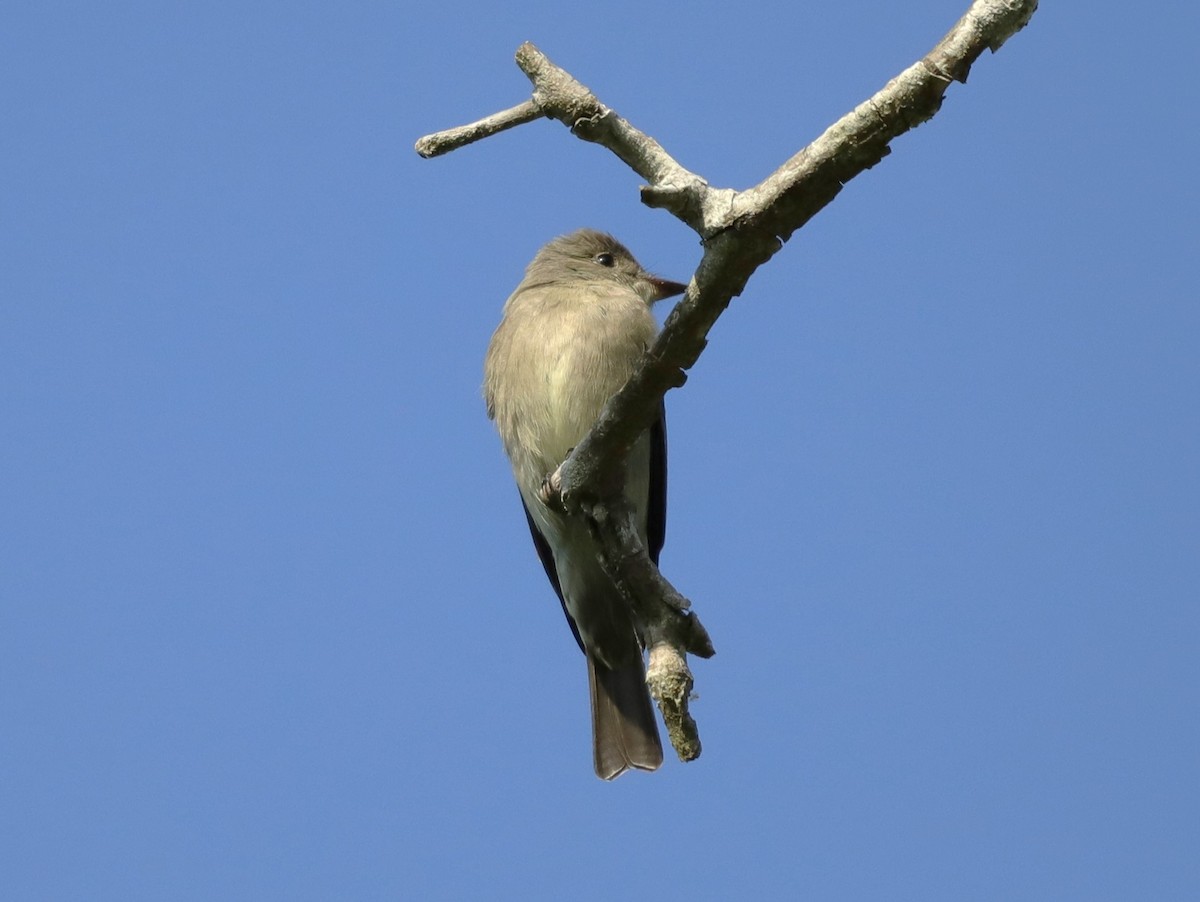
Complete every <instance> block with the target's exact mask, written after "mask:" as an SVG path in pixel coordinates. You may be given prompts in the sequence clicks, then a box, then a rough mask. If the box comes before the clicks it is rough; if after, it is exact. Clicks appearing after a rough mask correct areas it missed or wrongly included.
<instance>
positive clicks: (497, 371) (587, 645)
mask: <svg viewBox="0 0 1200 902" xmlns="http://www.w3.org/2000/svg"><path fill="white" fill-rule="evenodd" d="M684 288H685V286H683V285H681V284H679V283H677V282H668V281H666V280H664V279H659V278H656V277H655V276H652V275H650V273H648V272H646V271H645V270H644V269H642V267H641V266H640V265H639V264H638V262H637V261H636V260H634V258H633V256H632V255H631V254H630V253H629V251H628V250H626V248H625V247H624V245H622V244H621V243H620V242H618V241H616V240H615V239H614V238H612V237H611V236H609V235H605V234H602V233H600V232H596V231H592V230H591V229H583V230H580V231H578V232H574V233H572V234H570V235H564V236H563V237H561V238H556V239H554V240H553V241H551V242H550V243H549V244H547V245H546V246H545V247H543V248H542V249H541V250H540V251H538V253H537V256H535V257H534V259H533V262H532V263H530V264H529V266H528V268H527V269H526V271H525V278H524V279H523V280H522V282H521V284H520V285H518V286H517V289H516V291H514V292H513V293H512V295H511V296H510V297H509V299H508V301H507V302H506V303H505V305H504V316H503V319H502V320H501V321H500V325H499V327H497V329H496V332H495V334H494V335H493V336H492V341H491V344H490V345H489V346H488V351H487V359H486V360H485V363H484V397H485V398H486V400H487V410H488V416H490V417H491V418H492V419H494V420H495V422H496V428H497V430H498V431H499V432H500V437H501V439H502V440H503V442H504V450H505V451H506V452H507V454H508V457H509V460H510V461H511V463H512V468H513V475H514V476H515V477H516V481H517V488H518V489H519V490H520V492H521V500H522V502H523V503H524V505H525V514H526V517H527V518H528V521H529V528H530V532H531V533H532V534H533V541H534V545H535V546H536V548H537V552H538V556H539V557H540V558H541V560H542V564H543V566H544V567H545V568H546V575H547V576H548V577H549V578H550V582H551V584H552V585H553V586H554V590H555V592H556V593H557V594H558V597H559V601H561V602H562V606H563V611H564V612H565V613H566V615H567V620H568V622H569V623H570V626H571V630H572V632H573V633H574V634H575V638H576V640H577V641H578V642H579V645H580V647H581V648H582V649H583V651H584V654H585V655H586V657H587V664H588V685H589V688H590V693H591V702H592V740H593V753H594V755H593V756H594V763H595V768H596V774H597V776H599V777H601V778H603V779H605V780H611V779H613V778H614V777H617V776H619V775H620V774H622V773H624V772H625V771H626V770H628V769H629V768H631V767H633V768H640V769H642V770H654V769H656V768H657V767H658V766H659V765H660V764H661V763H662V744H661V742H660V741H659V738H658V727H657V724H656V723H655V719H654V709H653V707H652V706H651V702H650V695H649V693H648V691H647V689H646V681H645V665H644V664H643V660H642V637H641V630H640V628H639V625H638V623H637V622H636V619H635V618H634V616H633V613H632V611H631V610H630V609H629V606H628V604H627V603H626V602H625V600H624V599H623V598H622V596H621V594H620V593H619V592H618V591H617V589H616V587H615V586H614V585H613V584H612V582H611V581H610V580H609V579H608V577H607V576H605V574H604V571H603V570H602V569H601V567H600V564H599V562H598V560H597V556H596V546H595V543H594V541H593V539H592V537H591V535H590V534H589V532H588V529H587V526H586V525H585V524H584V523H582V522H579V521H577V520H575V519H570V518H568V517H566V516H565V515H564V514H563V513H562V512H561V511H560V510H557V509H553V508H551V507H548V506H547V505H546V504H544V503H543V502H542V501H541V500H540V497H539V489H540V488H541V485H542V481H543V480H544V479H545V478H546V477H547V476H549V475H550V474H551V473H553V472H554V471H555V469H557V467H558V465H559V464H560V463H562V461H563V460H564V459H565V458H566V456H567V454H568V453H570V451H571V449H572V448H573V447H574V446H575V445H576V444H577V443H578V442H579V441H580V440H581V439H582V438H583V437H584V435H586V434H587V431H588V429H590V428H591V426H592V423H594V422H595V420H596V418H597V417H598V416H599V414H600V411H601V409H602V408H603V407H604V405H605V403H606V402H607V401H608V399H609V398H610V397H612V395H613V394H614V393H616V391H617V390H618V389H620V388H621V386H622V385H624V384H625V382H626V380H627V379H628V378H629V376H630V375H631V374H632V373H633V370H634V368H635V366H636V365H637V362H638V360H639V359H640V358H641V356H642V353H643V352H644V351H645V349H646V348H647V347H648V346H649V345H650V343H651V342H652V341H653V339H654V336H655V333H656V332H657V330H658V327H657V323H656V322H655V320H654V317H653V316H652V315H651V313H650V305H651V304H653V303H654V302H655V301H657V300H661V299H662V298H667V297H671V296H672V295H676V294H679V293H681V292H682V291H683V290H684ZM625 491H626V493H627V495H628V497H629V500H630V502H631V504H632V505H633V506H634V508H635V510H636V512H637V522H638V525H639V528H640V529H641V532H642V540H643V541H644V542H646V545H647V548H648V549H649V551H650V554H651V556H652V557H653V558H654V560H655V561H656V562H657V560H658V554H659V551H660V550H661V548H662V543H663V536H664V530H665V523H666V432H665V425H664V421H663V419H662V416H661V413H660V417H659V419H658V421H657V422H656V423H655V425H654V426H653V428H652V429H651V430H650V431H649V432H648V433H647V434H646V435H644V436H642V438H641V439H639V440H638V442H637V443H636V444H635V446H634V447H633V449H632V450H631V452H630V455H629V459H628V470H627V474H626V483H625Z"/></svg>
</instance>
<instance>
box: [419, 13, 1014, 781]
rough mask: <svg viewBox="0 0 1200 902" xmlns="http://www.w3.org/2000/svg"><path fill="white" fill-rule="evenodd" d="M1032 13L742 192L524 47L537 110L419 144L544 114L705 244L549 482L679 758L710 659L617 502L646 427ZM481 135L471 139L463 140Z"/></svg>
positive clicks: (967, 37) (880, 99) (1004, 21)
mask: <svg viewBox="0 0 1200 902" xmlns="http://www.w3.org/2000/svg"><path fill="white" fill-rule="evenodd" d="M1036 9H1037V0H976V2H974V3H972V4H971V6H970V8H969V9H968V10H967V12H966V13H965V14H964V15H963V17H962V18H961V19H960V20H959V21H958V22H957V23H956V24H955V26H954V27H953V28H952V29H951V30H950V31H949V33H947V34H946V36H945V37H944V38H942V40H941V41H939V42H938V44H937V45H936V46H935V47H934V48H933V49H932V50H931V51H930V52H929V53H928V54H926V56H925V57H924V58H923V59H921V60H920V61H918V62H917V63H915V64H913V65H912V66H910V67H909V68H907V69H906V70H904V71H903V72H901V73H900V74H899V75H897V76H896V77H895V78H893V79H892V80H891V81H890V82H888V84H887V85H885V86H884V88H883V89H882V90H880V91H879V92H878V93H876V94H875V95H874V96H873V97H871V98H869V99H868V100H866V101H864V102H863V103H861V104H859V106H858V107H856V108H855V109H854V110H852V111H851V112H849V113H847V114H846V115H845V116H843V117H842V118H841V119H840V120H838V121H837V122H835V123H834V124H833V125H831V126H830V127H829V128H828V129H826V131H825V132H824V134H822V135H821V136H820V137H819V138H817V139H816V140H815V141H813V142H812V144H810V145H809V146H808V147H806V148H805V149H804V150H802V151H800V152H799V153H798V154H796V155H795V156H793V157H792V158H791V159H789V160H788V161H787V162H785V163H784V164H783V165H782V166H780V167H779V169H777V170H776V171H775V172H773V173H772V174H771V175H770V176H768V177H767V178H766V179H764V180H763V181H762V182H761V183H759V184H758V185H756V186H755V187H753V188H750V189H749V190H747V191H742V192H737V191H733V190H731V189H727V188H725V189H718V188H713V187H711V186H709V184H708V183H707V182H706V181H705V180H704V179H703V178H701V177H700V176H698V175H696V174H695V173H693V172H690V171H688V170H687V169H685V168H684V167H682V166H681V165H680V164H679V163H677V162H676V161H675V160H674V158H672V157H671V156H670V155H669V154H668V153H667V152H666V151H665V150H664V149H663V148H662V147H661V145H659V144H658V142H657V141H655V140H654V139H653V138H651V137H649V136H648V135H646V134H644V133H642V132H641V131H639V130H638V129H636V128H634V127H633V126H632V125H631V124H629V123H628V122H626V121H625V120H624V119H622V118H621V117H620V116H618V115H617V114H616V113H614V112H613V111H612V110H610V109H609V108H608V107H606V106H604V105H603V104H602V103H600V101H599V100H598V99H597V98H596V97H595V95H593V94H592V93H591V91H589V90H588V89H587V88H586V87H584V86H583V85H582V84H580V83H579V82H578V81H576V80H575V79H574V78H572V77H571V76H570V75H569V74H567V73H566V72H565V71H563V70H562V69H560V68H559V67H557V66H555V65H554V64H553V63H552V62H550V60H549V59H548V58H547V57H546V56H545V55H544V54H543V53H541V52H540V51H539V50H538V49H537V48H536V47H534V46H533V45H532V44H528V43H527V44H522V45H521V47H520V49H518V51H517V65H518V66H520V68H521V70H522V71H523V72H525V74H526V75H527V76H528V77H529V79H530V81H531V82H532V83H533V86H534V92H533V97H532V99H531V100H530V101H528V102H527V104H522V106H521V107H517V108H514V110H510V111H507V113H502V114H498V116H497V117H490V119H496V118H498V117H509V119H511V120H512V121H508V122H507V124H506V125H503V126H500V127H493V126H491V125H485V123H488V122H489V120H483V121H482V122H480V123H475V124H474V125H473V126H464V127H462V128H461V129H454V130H451V132H448V133H446V132H444V133H441V134H440V135H431V136H429V137H427V138H422V139H421V141H419V142H418V149H419V150H421V148H429V147H436V148H441V149H439V150H438V151H437V152H444V150H450V149H453V147H454V146H461V144H463V143H467V142H468V141H470V140H478V138H479V137H485V136H486V134H492V133H494V132H495V131H499V130H500V128H507V127H509V126H511V125H515V124H519V122H518V121H517V119H518V116H514V115H511V114H514V113H516V111H518V110H522V111H524V113H523V114H522V115H526V116H528V118H536V116H538V115H545V116H548V117H550V118H552V119H556V120H558V121H560V122H562V123H564V124H565V125H567V126H568V127H569V128H570V129H571V131H572V133H573V134H575V135H576V136H577V137H580V138H582V139H584V140H586V141H592V142H594V143H597V144H600V145H602V146H604V147H606V148H608V149H609V150H611V151H612V152H613V153H614V154H616V156H617V157H619V158H620V159H621V160H623V161H624V162H625V163H626V164H627V165H628V166H629V167H630V168H631V169H633V170H634V172H636V173H637V174H638V175H640V176H642V177H643V178H644V179H646V181H647V182H649V184H648V185H646V186H644V187H643V188H642V189H641V196H642V201H643V203H645V204H647V205H648V206H652V207H661V208H663V209H666V210H668V211H670V212H671V213H672V214H674V215H675V216H676V217H677V218H678V219H680V220H681V221H683V222H684V223H686V224H687V225H688V226H690V227H691V228H692V229H694V230H695V231H696V232H697V233H698V234H699V235H700V237H701V239H702V243H703V246H704V255H703V257H702V258H701V260H700V264H699V266H698V267H697V269H696V272H695V274H694V275H693V277H692V281H691V283H690V284H689V285H688V290H687V292H686V293H685V295H684V297H683V298H682V299H681V300H680V301H679V303H678V304H676V306H675V309H674V310H673V311H672V312H671V314H670V316H668V317H667V321H666V324H665V325H664V327H663V330H662V332H661V334H660V335H659V336H658V339H657V340H656V341H655V343H654V346H653V347H651V348H650V349H649V350H648V351H647V352H646V355H645V357H644V358H643V360H642V363H641V365H640V366H639V367H638V370H637V372H636V373H634V375H633V376H632V377H631V378H630V380H629V382H628V383H626V385H625V386H624V388H622V389H621V390H620V391H619V392H617V394H615V395H614V396H613V397H612V398H611V399H610V400H609V402H608V404H607V405H606V406H605V408H604V410H603V412H602V413H601V414H600V417H599V419H597V421H596V423H595V424H594V425H593V426H592V428H591V430H590V431H589V433H588V435H587V436H586V437H585V438H584V440H583V441H581V442H580V443H579V444H578V445H577V446H576V447H575V450H574V451H573V452H572V453H571V455H570V456H569V457H568V458H567V459H566V460H565V461H564V462H563V463H562V465H561V466H560V467H559V468H558V471H557V472H556V473H555V474H553V482H554V485H555V487H556V489H558V490H560V492H561V498H562V501H563V503H564V505H565V506H566V508H567V510H568V511H569V512H571V513H572V514H574V515H577V516H581V517H583V518H584V519H585V520H586V522H587V523H588V525H589V528H590V529H591V530H592V533H593V535H595V536H596V538H597V540H598V542H599V544H600V546H601V552H600V558H601V563H602V565H603V567H604V570H605V573H606V574H607V575H608V576H609V577H610V578H611V579H612V580H613V581H614V583H615V584H616V585H617V586H618V587H619V588H620V590H621V592H622V593H623V594H624V595H625V597H626V598H627V599H628V600H629V602H630V604H631V606H633V608H634V610H636V611H637V612H638V614H639V618H640V619H641V621H642V623H643V624H644V626H645V633H646V640H647V646H648V647H649V648H650V666H649V671H648V676H647V681H648V682H649V683H650V685H651V688H652V692H653V693H654V696H655V698H656V699H657V700H658V703H659V708H660V710H662V712H663V718H664V720H665V721H666V723H667V728H668V733H669V735H670V738H671V743H672V745H673V746H674V747H675V750H676V753H677V754H678V755H679V757H680V758H681V759H682V760H685V761H687V760H691V759H692V758H695V757H696V756H698V755H699V754H700V740H699V736H698V734H697V731H696V727H695V722H694V721H693V720H692V718H691V716H690V715H689V713H688V705H687V702H688V696H689V694H690V692H691V687H692V676H691V673H690V672H689V670H688V667H687V661H686V654H688V653H691V654H694V655H698V656H702V657H707V656H709V655H711V654H712V644H711V642H710V641H709V638H708V634H707V632H705V631H704V628H703V626H701V625H700V621H699V619H698V618H697V617H696V616H695V614H693V613H692V612H691V611H690V609H689V608H690V604H689V602H688V601H687V599H686V598H684V597H683V596H682V595H680V594H679V593H678V592H677V591H676V590H675V589H674V587H673V586H671V584H670V583H669V582H667V580H666V579H665V578H664V577H663V576H662V574H661V573H660V572H659V571H658V568H657V567H656V566H655V565H654V564H653V563H652V562H651V561H650V559H649V557H648V556H647V554H646V550H645V548H644V547H643V546H642V543H641V540H640V538H639V536H638V533H637V530H636V529H635V528H634V523H633V514H632V511H631V510H630V508H629V505H628V503H627V502H626V501H625V499H624V496H623V494H622V480H623V478H624V460H625V458H626V455H627V454H628V452H629V449H630V448H631V447H632V446H633V444H634V442H635V441H636V440H637V439H638V437H639V436H640V435H641V434H642V433H644V432H645V430H646V429H648V428H649V427H650V425H651V423H652V422H653V420H654V417H655V416H656V415H657V411H658V405H659V402H660V401H661V399H662V397H663V395H664V394H665V393H666V392H667V391H668V390H670V389H672V388H677V387H679V386H681V385H683V384H684V382H685V381H686V371H687V370H688V369H689V368H690V367H691V366H692V365H693V364H694V363H695V362H696V360H697V359H698V358H699V356H700V353H701V352H702V351H703V350H704V347H705V344H706V343H707V335H708V331H709V329H711V328H712V325H713V323H715V322H716V320H717V318H718V317H719V316H720V315H721V313H722V312H724V310H725V308H726V307H728V305H729V303H730V302H731V301H732V299H733V298H734V297H736V296H737V295H739V294H740V293H741V291H742V289H743V288H744V287H745V285H746V282H747V280H748V279H749V278H750V276H751V275H752V274H753V273H754V271H755V270H756V269H757V268H758V267H759V266H761V265H762V264H763V263H765V262H766V261H767V260H769V259H770V258H771V256H772V255H774V254H775V252H776V251H778V250H779V249H780V248H781V247H782V246H783V242H784V241H786V240H787V239H788V238H789V237H790V236H791V235H792V233H793V232H795V231H796V229H798V228H800V227H801V226H803V225H804V224H805V223H806V222H808V220H809V219H811V218H812V217H813V216H814V215H816V213H817V212H818V211H820V210H821V209H822V208H823V207H824V206H825V205H826V204H828V203H829V202H830V201H831V200H833V198H834V197H836V196H837V194H838V192H839V191H841V189H842V186H843V185H844V184H845V183H846V182H848V181H849V180H850V179H852V178H854V177H855V176H856V175H858V174H860V173H861V172H863V171H865V170H866V169H869V168H870V167H871V166H874V165H875V164H876V163H878V162H879V161H880V160H882V159H883V158H884V157H885V156H886V155H887V154H888V153H889V152H890V149H889V146H888V145H889V143H890V142H891V141H892V139H894V138H896V137H897V136H899V135H901V134H903V133H904V132H906V131H908V130H909V129H912V128H915V127H916V126H918V125H920V124H921V123H922V122H925V121H926V120H928V119H929V118H931V117H932V116H933V115H934V114H935V113H936V112H937V111H938V109H939V108H940V106H941V103H942V98H943V95H944V94H945V92H946V89H947V88H948V87H949V86H950V84H951V82H953V81H961V82H965V81H966V79H967V74H968V73H969V71H970V68H971V65H972V64H973V63H974V62H975V60H977V59H978V58H979V56H980V55H981V54H982V53H983V51H984V50H985V49H988V48H990V49H991V50H993V51H995V50H997V49H999V47H1000V46H1001V45H1002V44H1003V43H1004V42H1005V41H1006V40H1007V39H1008V38H1009V37H1011V36H1012V35H1013V34H1015V33H1016V32H1017V31H1019V30H1020V29H1021V28H1022V27H1023V26H1024V25H1025V24H1026V23H1027V22H1028V21H1029V19H1030V17H1031V16H1032V15H1033V13H1034V11H1035V10H1036ZM529 107H532V108H533V110H534V111H535V112H530V111H529V109H528V108H529ZM521 121H528V120H527V119H522V120H521ZM489 128H490V129H491V130H490V131H488V129H489ZM472 129H474V130H475V131H470V134H471V135H473V137H469V138H465V139H463V138H461V135H462V134H463V133H464V132H468V131H469V130H472ZM446 135H456V136H460V137H457V138H447V137H445V136H446ZM456 140H457V143H454V142H455V141H456ZM421 152H422V153H424V151H423V150H421Z"/></svg>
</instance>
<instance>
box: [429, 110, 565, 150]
mask: <svg viewBox="0 0 1200 902" xmlns="http://www.w3.org/2000/svg"><path fill="white" fill-rule="evenodd" d="M545 115H546V114H545V113H544V112H542V111H541V110H540V109H538V107H537V104H535V103H534V102H533V101H532V100H526V101H525V102H524V103H519V104H517V105H516V106H515V107H511V108H510V109H507V110H501V111H500V112H499V113H493V114H492V115H491V116H486V117H484V118H483V119H480V120H479V121H478V122H471V123H469V124H467V125H460V126H457V127H456V128H449V129H446V130H445V131H444V132H437V133H436V134H432V135H426V136H425V137H424V138H419V139H418V140H417V144H416V149H417V153H419V154H420V155H421V156H423V157H425V159H429V158H430V157H437V156H441V155H442V154H444V153H449V152H450V151H452V150H457V149H458V148H460V147H465V146H466V145H468V144H474V143H475V142H476V141H482V140H483V139H484V138H490V137H491V136H492V135H497V134H499V133H500V132H502V131H505V130H506V129H510V128H513V127H514V126H517V125H524V124H525V123H526V122H532V121H533V120H534V119H541V118H542V117H543V116H545Z"/></svg>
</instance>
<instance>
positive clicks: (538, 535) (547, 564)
mask: <svg viewBox="0 0 1200 902" xmlns="http://www.w3.org/2000/svg"><path fill="white" fill-rule="evenodd" d="M521 510H523V511H525V522H527V523H528V524H529V534H530V535H531V536H533V547H534V548H536V549H537V555H538V559H539V560H540V561H541V562H542V566H543V567H544V568H545V569H546V576H547V577H549V579H550V585H552V586H554V594H555V595H557V596H558V603H559V604H561V605H562V609H563V614H564V615H565V616H566V618H567V623H569V624H570V625H571V634H572V635H574V636H575V641H576V642H578V643H579V649H580V651H584V652H586V649H585V648H584V647H583V640H582V639H580V638H579V628H578V627H577V626H575V619H574V618H573V617H572V616H571V615H570V613H568V611H567V603H566V602H565V601H563V594H562V586H561V585H560V584H559V582H558V568H557V567H555V566H554V552H552V551H551V550H550V543H549V542H547V541H546V537H545V536H544V535H542V531H541V530H540V529H538V528H537V524H536V523H535V522H533V517H531V516H530V515H529V508H528V507H526V506H525V499H524V498H522V499H521Z"/></svg>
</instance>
